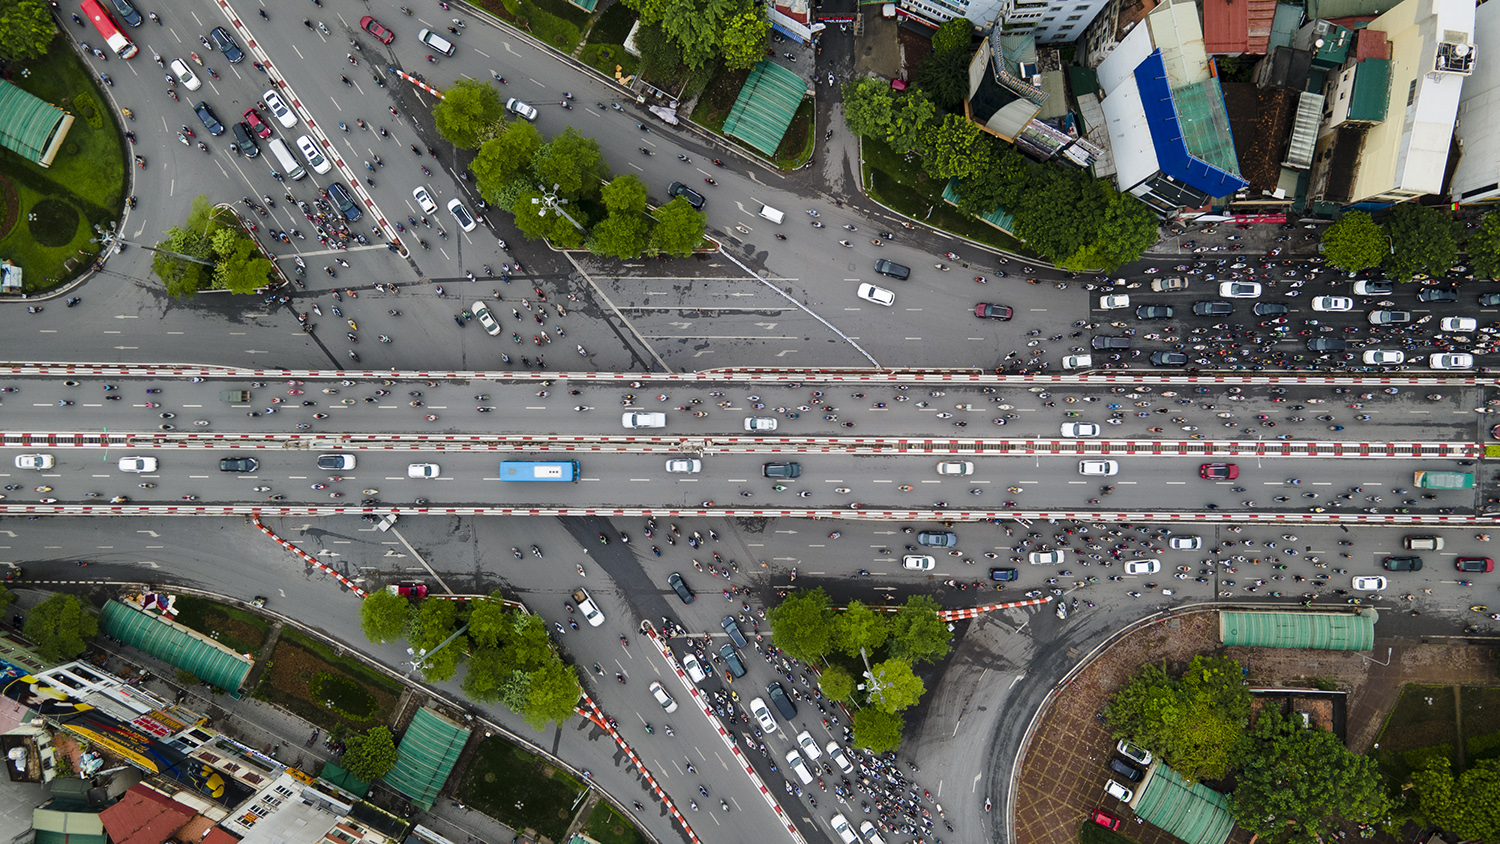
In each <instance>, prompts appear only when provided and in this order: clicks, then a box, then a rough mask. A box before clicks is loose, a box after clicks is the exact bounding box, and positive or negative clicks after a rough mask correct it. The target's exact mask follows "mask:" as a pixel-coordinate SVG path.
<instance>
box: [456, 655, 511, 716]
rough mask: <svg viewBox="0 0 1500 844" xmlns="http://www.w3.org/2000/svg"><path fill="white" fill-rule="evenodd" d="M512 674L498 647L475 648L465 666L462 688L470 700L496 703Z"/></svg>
mask: <svg viewBox="0 0 1500 844" xmlns="http://www.w3.org/2000/svg"><path fill="white" fill-rule="evenodd" d="M510 675H511V670H510V668H509V667H508V666H507V665H506V661H505V657H504V655H502V654H501V653H500V650H499V649H498V648H475V649H474V652H473V653H472V654H470V655H469V661H468V662H467V663H466V664H465V666H464V681H463V684H462V685H461V686H460V688H461V689H462V690H463V693H464V697H467V698H468V699H469V700H477V701H479V702H480V703H496V702H498V701H499V700H500V696H501V692H500V690H501V688H502V687H503V686H504V685H505V683H506V681H507V680H509V679H510Z"/></svg>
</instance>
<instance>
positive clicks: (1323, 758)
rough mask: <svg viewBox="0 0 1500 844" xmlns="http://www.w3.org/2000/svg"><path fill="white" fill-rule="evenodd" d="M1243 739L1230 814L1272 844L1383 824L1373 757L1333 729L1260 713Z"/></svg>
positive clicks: (1385, 810) (1383, 798)
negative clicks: (1343, 828) (1356, 749)
mask: <svg viewBox="0 0 1500 844" xmlns="http://www.w3.org/2000/svg"><path fill="white" fill-rule="evenodd" d="M1246 739H1247V740H1246V741H1245V742H1243V749H1242V757H1241V759H1240V762H1241V765H1240V768H1239V773H1238V776H1237V778H1236V783H1235V789H1234V792H1233V793H1231V794H1230V795H1229V811H1230V812H1231V814H1233V815H1234V819H1235V822H1236V823H1237V824H1239V825H1240V826H1242V827H1244V828H1245V829H1247V830H1249V831H1250V832H1251V833H1253V834H1255V835H1257V836H1259V837H1261V838H1264V839H1265V840H1267V841H1270V842H1274V844H1319V842H1323V841H1327V840H1329V839H1328V834H1329V833H1331V832H1333V831H1335V830H1336V829H1337V828H1338V827H1339V826H1340V825H1342V824H1343V823H1346V822H1347V823H1364V824H1369V825H1371V826H1374V825H1384V824H1388V823H1389V821H1390V813H1391V798H1390V796H1389V795H1388V794H1387V793H1386V789H1385V783H1384V781H1383V780H1382V779H1381V777H1380V771H1379V768H1378V767H1377V766H1376V764H1375V760H1374V759H1371V758H1369V757H1367V756H1356V755H1355V754H1353V753H1350V752H1349V749H1348V748H1347V747H1345V746H1344V743H1343V742H1342V741H1340V740H1339V738H1338V737H1337V736H1335V735H1334V734H1333V733H1330V732H1326V731H1324V730H1315V729H1311V728H1308V727H1304V726H1302V723H1301V721H1300V720H1296V719H1292V718H1286V717H1284V716H1283V715H1282V714H1281V713H1280V711H1278V710H1276V709H1275V708H1266V709H1263V710H1261V712H1260V715H1259V716H1258V717H1257V718H1256V722H1255V726H1254V727H1253V728H1252V729H1251V731H1250V733H1249V734H1248V736H1247V737H1246Z"/></svg>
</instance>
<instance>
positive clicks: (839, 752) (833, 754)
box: [823, 741, 854, 774]
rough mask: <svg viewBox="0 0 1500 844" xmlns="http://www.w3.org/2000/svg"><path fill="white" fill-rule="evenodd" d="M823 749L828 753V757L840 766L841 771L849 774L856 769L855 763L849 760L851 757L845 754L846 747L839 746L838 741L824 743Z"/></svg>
mask: <svg viewBox="0 0 1500 844" xmlns="http://www.w3.org/2000/svg"><path fill="white" fill-rule="evenodd" d="M823 750H824V751H825V752H826V753H827V754H828V758H829V759H832V760H833V764H835V765H837V766H839V770H840V771H843V772H844V773H846V774H847V773H849V772H850V771H852V770H854V765H853V764H851V763H850V762H849V757H848V756H846V755H844V748H842V747H839V743H838V742H836V741H830V742H829V743H827V744H825V745H823Z"/></svg>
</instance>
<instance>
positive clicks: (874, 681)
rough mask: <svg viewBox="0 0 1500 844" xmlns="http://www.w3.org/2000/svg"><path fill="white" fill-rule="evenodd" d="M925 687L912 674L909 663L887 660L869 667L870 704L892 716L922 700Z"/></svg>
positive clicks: (899, 660) (920, 679) (900, 660)
mask: <svg viewBox="0 0 1500 844" xmlns="http://www.w3.org/2000/svg"><path fill="white" fill-rule="evenodd" d="M926 691H927V685H926V684H925V683H923V682H922V678H921V677H918V676H917V675H916V674H913V673H912V670H911V663H909V662H907V661H906V660H904V659H888V660H886V661H885V662H880V663H876V664H875V665H872V666H870V688H869V694H870V703H871V704H873V705H874V706H875V707H876V708H878V709H882V710H884V711H886V712H889V713H891V714H892V715H894V714H895V713H897V712H900V711H901V710H903V709H906V708H907V707H909V706H914V705H916V702H917V701H919V700H921V699H922V693H923V692H926Z"/></svg>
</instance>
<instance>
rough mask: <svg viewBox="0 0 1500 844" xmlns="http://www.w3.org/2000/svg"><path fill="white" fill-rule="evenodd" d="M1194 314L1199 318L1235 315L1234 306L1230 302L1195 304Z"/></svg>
mask: <svg viewBox="0 0 1500 844" xmlns="http://www.w3.org/2000/svg"><path fill="white" fill-rule="evenodd" d="M1193 313H1195V314H1197V315H1198V316H1229V315H1230V314H1232V313H1234V305H1231V304H1229V303H1228V302H1218V301H1213V302H1194V303H1193Z"/></svg>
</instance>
